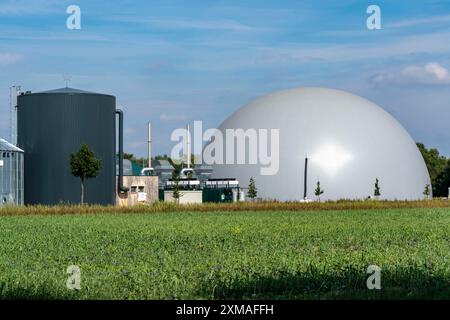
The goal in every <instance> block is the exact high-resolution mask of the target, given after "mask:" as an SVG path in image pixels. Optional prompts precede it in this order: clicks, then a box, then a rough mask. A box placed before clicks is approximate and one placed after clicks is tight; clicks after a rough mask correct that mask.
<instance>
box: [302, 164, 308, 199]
mask: <svg viewBox="0 0 450 320" xmlns="http://www.w3.org/2000/svg"><path fill="white" fill-rule="evenodd" d="M307 180H308V156H306V157H305V174H304V177H303V199H304V200H306V196H307V184H308V183H307Z"/></svg>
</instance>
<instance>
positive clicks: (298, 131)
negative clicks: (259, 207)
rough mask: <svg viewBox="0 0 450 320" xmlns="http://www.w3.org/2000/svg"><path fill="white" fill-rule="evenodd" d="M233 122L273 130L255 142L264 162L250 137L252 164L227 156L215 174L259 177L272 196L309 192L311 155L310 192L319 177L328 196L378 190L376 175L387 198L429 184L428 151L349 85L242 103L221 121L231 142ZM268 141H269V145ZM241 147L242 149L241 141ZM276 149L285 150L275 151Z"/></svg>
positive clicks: (414, 195)
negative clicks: (423, 151) (425, 157)
mask: <svg viewBox="0 0 450 320" xmlns="http://www.w3.org/2000/svg"><path fill="white" fill-rule="evenodd" d="M227 129H232V130H234V131H236V129H243V131H244V132H249V131H247V130H248V129H252V130H254V131H255V132H257V133H258V132H260V131H261V130H260V129H266V130H267V131H266V132H267V136H268V138H267V139H265V137H264V135H260V134H258V136H257V138H258V144H255V145H254V147H255V146H257V147H258V156H259V157H258V161H257V163H256V164H255V163H254V162H253V163H252V162H251V161H249V159H250V158H251V155H249V153H251V152H255V148H253V149H252V148H251V147H249V146H250V143H251V142H250V140H251V139H249V138H248V137H247V138H248V139H246V140H245V141H246V148H245V150H246V151H245V152H246V157H245V159H246V162H245V164H238V163H237V162H238V161H236V160H235V161H234V162H233V161H224V164H214V171H213V177H214V178H236V179H238V180H239V182H240V185H241V187H246V186H247V185H248V181H249V179H250V177H254V179H255V182H256V187H257V188H258V197H261V198H264V199H277V200H283V201H285V200H300V199H303V195H304V169H305V158H306V157H307V158H308V165H307V188H306V189H307V198H309V199H315V198H316V197H315V195H314V189H315V188H316V186H317V181H320V186H321V188H322V189H323V190H324V193H323V194H322V195H321V196H320V198H321V200H337V199H364V198H367V197H369V196H370V197H374V189H375V180H376V179H378V181H379V188H380V194H381V195H380V199H391V200H394V199H399V200H404V199H408V200H413V199H423V197H424V196H423V191H424V189H425V186H426V185H427V184H430V178H429V175H428V171H427V168H426V165H425V163H424V160H423V158H422V155H421V154H420V151H419V150H418V148H417V147H416V144H415V142H414V140H413V139H412V138H411V137H410V136H409V134H408V133H407V132H406V130H405V129H404V128H403V127H402V126H401V125H400V124H399V123H398V122H397V121H396V120H395V119H394V118H393V117H392V116H391V115H390V114H388V113H387V112H386V111H384V110H383V109H382V108H380V107H379V106H377V105H376V104H374V103H372V102H370V101H368V100H366V99H364V98H361V97H359V96H356V95H353V94H350V93H347V92H344V91H339V90H334V89H326V88H297V89H289V90H283V91H278V92H275V93H272V94H269V95H266V96H263V97H261V98H259V99H256V100H255V101H253V102H251V103H250V104H248V105H246V106H244V107H242V108H241V109H239V110H237V111H236V112H234V113H233V114H232V115H231V116H230V117H229V118H228V119H226V120H225V121H224V122H223V123H222V124H221V126H220V127H219V130H220V131H221V132H222V133H223V139H224V144H225V145H227V144H228V143H230V142H231V141H230V140H231V139H230V138H228V141H227V134H226V132H227V131H230V130H227ZM276 130H278V136H279V137H278V144H277V141H276V140H277V139H276V134H275V135H274V136H273V137H275V138H274V139H273V140H274V141H272V140H271V137H272V135H271V133H274V132H276ZM241 131H242V130H241ZM261 139H262V140H261ZM264 139H265V140H264ZM233 140H234V141H236V139H234V138H233ZM264 141H267V144H266V145H265V147H264V148H263V150H261V145H264V143H263V144H261V143H260V142H264ZM273 143H274V144H273ZM236 144H237V142H236ZM233 148H234V149H235V154H234V156H235V157H236V156H237V155H236V151H237V150H238V149H236V148H237V147H233ZM265 149H267V150H265ZM271 149H273V150H275V153H277V154H270V150H271ZM227 150H228V151H230V150H231V149H229V148H228V147H227V148H225V147H224V149H223V153H224V156H223V158H224V159H226V158H227V155H226V152H227ZM277 151H278V152H277ZM261 153H262V154H263V155H264V154H266V155H269V158H271V164H268V161H267V157H266V158H265V160H264V161H261V160H262V158H261ZM255 156H256V155H255ZM230 159H231V157H230ZM235 159H237V158H235ZM253 159H255V158H253ZM276 161H278V164H277V163H276ZM249 162H250V163H249ZM269 167H270V168H269ZM277 167H278V168H277ZM264 168H266V170H265V172H264V170H262V169H264ZM268 168H269V169H268ZM267 172H269V174H267Z"/></svg>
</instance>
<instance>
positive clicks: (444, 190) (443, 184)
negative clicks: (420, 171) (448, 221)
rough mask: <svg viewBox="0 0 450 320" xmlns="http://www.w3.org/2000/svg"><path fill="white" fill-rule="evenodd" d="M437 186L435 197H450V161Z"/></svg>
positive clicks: (437, 180) (438, 178)
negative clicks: (449, 190) (449, 189)
mask: <svg viewBox="0 0 450 320" xmlns="http://www.w3.org/2000/svg"><path fill="white" fill-rule="evenodd" d="M436 185H437V187H436V193H434V188H433V195H436V196H438V197H448V196H450V195H449V194H448V188H450V159H449V160H448V162H447V166H446V167H445V169H444V170H443V171H442V172H441V173H440V174H439V176H438V177H437V178H436Z"/></svg>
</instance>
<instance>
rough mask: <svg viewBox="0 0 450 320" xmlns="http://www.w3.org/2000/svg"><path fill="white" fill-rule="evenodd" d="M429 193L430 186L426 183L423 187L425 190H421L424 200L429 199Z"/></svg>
mask: <svg viewBox="0 0 450 320" xmlns="http://www.w3.org/2000/svg"><path fill="white" fill-rule="evenodd" d="M430 193H431V190H430V184H429V183H428V184H427V185H426V186H425V189H424V190H423V195H424V196H425V199H427V200H428V199H429V198H430Z"/></svg>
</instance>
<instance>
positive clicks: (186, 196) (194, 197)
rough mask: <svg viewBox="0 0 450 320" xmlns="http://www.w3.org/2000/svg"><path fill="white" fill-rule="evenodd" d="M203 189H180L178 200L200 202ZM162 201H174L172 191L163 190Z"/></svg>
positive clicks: (184, 202) (181, 201)
mask: <svg viewBox="0 0 450 320" xmlns="http://www.w3.org/2000/svg"><path fill="white" fill-rule="evenodd" d="M202 198H203V191H201V190H180V199H179V200H180V202H179V203H182V204H187V203H202V201H203V199H202ZM164 201H167V202H175V199H174V197H173V191H171V190H167V191H164Z"/></svg>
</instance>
